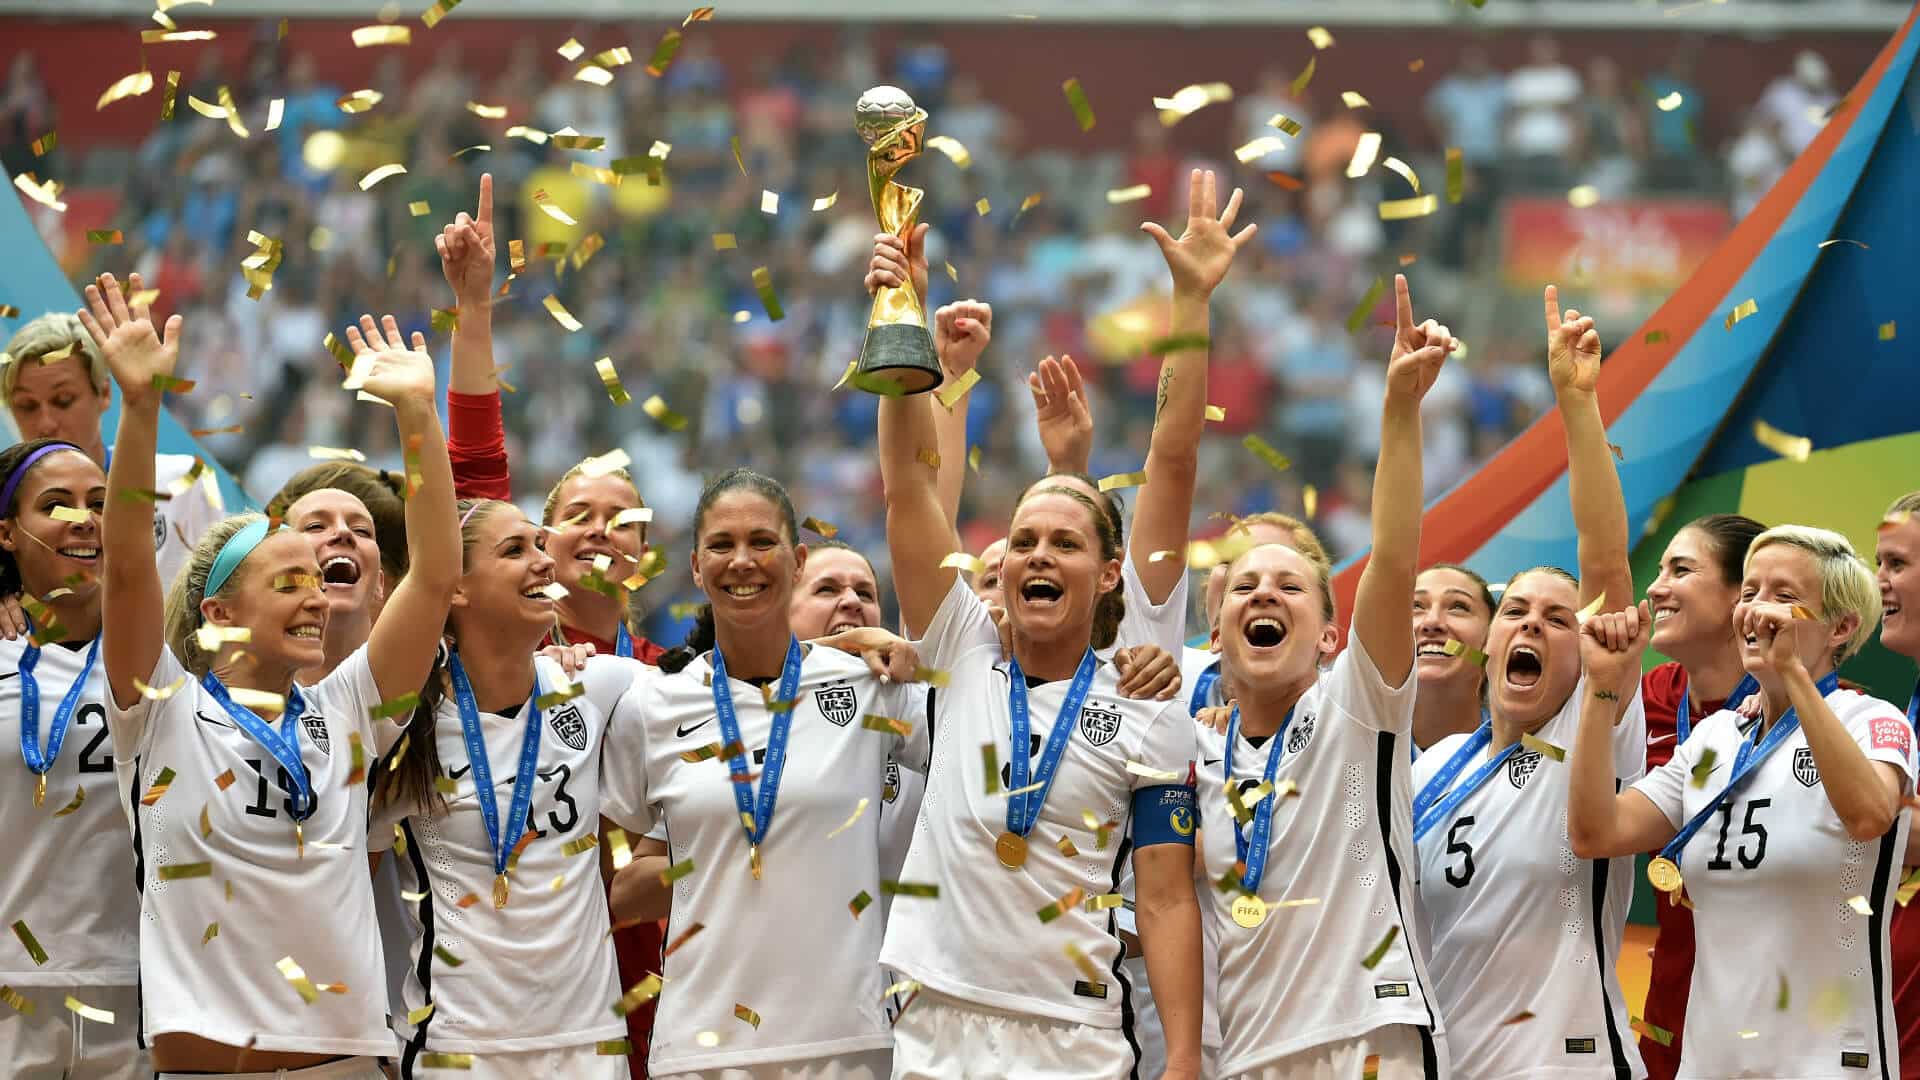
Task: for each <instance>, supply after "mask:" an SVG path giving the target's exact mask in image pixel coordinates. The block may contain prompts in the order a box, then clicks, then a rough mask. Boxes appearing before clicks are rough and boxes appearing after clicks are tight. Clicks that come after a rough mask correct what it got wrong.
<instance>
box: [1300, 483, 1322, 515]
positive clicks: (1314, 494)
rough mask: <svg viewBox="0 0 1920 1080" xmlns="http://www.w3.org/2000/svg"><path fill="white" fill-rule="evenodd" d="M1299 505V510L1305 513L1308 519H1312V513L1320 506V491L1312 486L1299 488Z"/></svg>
mask: <svg viewBox="0 0 1920 1080" xmlns="http://www.w3.org/2000/svg"><path fill="white" fill-rule="evenodd" d="M1300 505H1301V508H1302V509H1304V510H1305V511H1306V514H1307V516H1308V517H1313V516H1314V511H1315V510H1317V509H1318V508H1319V506H1320V489H1318V488H1316V487H1314V486H1313V485H1312V484H1308V485H1306V486H1305V487H1303V488H1301V489H1300Z"/></svg>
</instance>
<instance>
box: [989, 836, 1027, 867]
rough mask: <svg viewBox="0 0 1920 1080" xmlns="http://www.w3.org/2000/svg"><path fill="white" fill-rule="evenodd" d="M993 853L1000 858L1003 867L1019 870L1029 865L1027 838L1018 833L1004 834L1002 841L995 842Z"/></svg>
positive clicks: (1001, 837)
mask: <svg viewBox="0 0 1920 1080" xmlns="http://www.w3.org/2000/svg"><path fill="white" fill-rule="evenodd" d="M993 853H994V854H995V855H997V856H999V858H1000V865H1001V866H1004V867H1006V868H1007V869H1009V870H1018V869H1020V868H1021V867H1022V866H1025V865H1026V863H1027V838H1026V837H1024V836H1021V835H1019V834H1017V833H1011V832H1003V833H1001V834H1000V839H998V840H995V841H994V842H993Z"/></svg>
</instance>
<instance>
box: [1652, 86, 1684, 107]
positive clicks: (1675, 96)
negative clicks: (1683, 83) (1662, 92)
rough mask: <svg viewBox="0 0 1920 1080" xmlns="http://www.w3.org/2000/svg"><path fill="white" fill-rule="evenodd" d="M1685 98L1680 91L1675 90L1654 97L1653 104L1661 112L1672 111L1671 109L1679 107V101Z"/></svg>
mask: <svg viewBox="0 0 1920 1080" xmlns="http://www.w3.org/2000/svg"><path fill="white" fill-rule="evenodd" d="M1685 100H1686V98H1685V97H1683V96H1682V95H1681V93H1680V91H1678V90H1675V91H1674V92H1673V93H1671V94H1668V95H1667V96H1665V97H1662V98H1656V99H1655V100H1654V103H1653V104H1654V106H1655V107H1657V108H1658V109H1659V110H1660V111H1661V112H1672V111H1673V110H1675V109H1677V108H1679V107H1680V104H1681V102H1683V101H1685Z"/></svg>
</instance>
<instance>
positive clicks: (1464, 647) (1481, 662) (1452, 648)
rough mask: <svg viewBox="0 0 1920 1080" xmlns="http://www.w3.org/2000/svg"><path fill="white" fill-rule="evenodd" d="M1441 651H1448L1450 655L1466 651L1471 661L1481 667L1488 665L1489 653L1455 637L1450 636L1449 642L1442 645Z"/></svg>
mask: <svg viewBox="0 0 1920 1080" xmlns="http://www.w3.org/2000/svg"><path fill="white" fill-rule="evenodd" d="M1440 651H1441V652H1443V653H1446V654H1447V655H1448V656H1459V655H1460V654H1462V653H1465V654H1466V657H1467V661H1468V662H1469V663H1472V664H1475V665H1478V666H1480V667H1486V666H1487V654H1486V653H1485V652H1483V651H1481V650H1479V649H1476V648H1474V647H1473V646H1471V645H1469V644H1467V643H1466V642H1464V641H1460V640H1457V639H1455V638H1448V639H1447V643H1446V644H1445V645H1442V646H1440Z"/></svg>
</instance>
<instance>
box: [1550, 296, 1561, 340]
mask: <svg viewBox="0 0 1920 1080" xmlns="http://www.w3.org/2000/svg"><path fill="white" fill-rule="evenodd" d="M1558 329H1560V290H1559V289H1557V288H1555V287H1553V286H1552V285H1549V286H1547V333H1549V334H1551V333H1553V332H1554V331H1555V330H1558Z"/></svg>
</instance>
